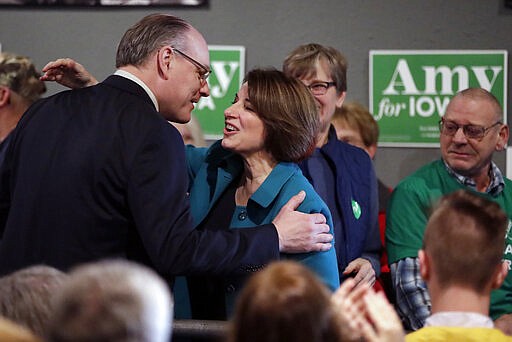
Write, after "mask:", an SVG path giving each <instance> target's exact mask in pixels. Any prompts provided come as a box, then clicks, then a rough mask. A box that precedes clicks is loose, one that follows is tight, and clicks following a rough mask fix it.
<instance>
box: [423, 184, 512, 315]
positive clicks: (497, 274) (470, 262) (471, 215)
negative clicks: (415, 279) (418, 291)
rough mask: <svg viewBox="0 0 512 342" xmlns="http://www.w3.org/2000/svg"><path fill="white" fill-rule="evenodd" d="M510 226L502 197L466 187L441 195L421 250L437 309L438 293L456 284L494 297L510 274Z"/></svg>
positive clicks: (430, 219)
mask: <svg viewBox="0 0 512 342" xmlns="http://www.w3.org/2000/svg"><path fill="white" fill-rule="evenodd" d="M507 227H508V218H507V216H506V214H505V213H504V212H503V210H502V209H501V207H500V206H499V204H497V203H496V202H492V201H490V200H487V199H485V198H483V197H481V196H479V195H477V194H474V193H471V192H469V191H465V190H459V191H456V192H454V193H451V194H449V195H446V196H444V197H442V198H441V200H440V202H439V204H438V206H437V207H436V209H435V210H434V211H433V213H432V215H431V216H430V218H429V220H428V223H427V227H426V229H425V236H424V238H423V249H422V250H420V251H419V253H418V257H419V259H420V271H421V275H422V277H423V278H424V279H425V281H426V282H427V284H428V287H429V291H430V292H432V302H433V303H432V311H433V312H435V311H436V308H437V307H438V306H439V303H436V302H435V295H436V294H437V293H438V292H442V291H445V290H447V289H448V288H450V287H453V286H456V287H458V288H461V289H468V290H470V291H472V292H475V293H476V294H478V295H479V296H480V297H483V296H486V297H487V302H488V301H489V294H490V292H491V290H492V289H494V288H498V287H500V286H501V283H502V282H503V280H504V278H505V276H506V275H507V267H506V265H505V263H503V262H502V258H503V250H504V247H505V234H506V232H507ZM487 306H488V305H487ZM487 313H488V308H487Z"/></svg>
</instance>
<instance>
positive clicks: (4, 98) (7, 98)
mask: <svg viewBox="0 0 512 342" xmlns="http://www.w3.org/2000/svg"><path fill="white" fill-rule="evenodd" d="M10 102H11V89H9V88H7V87H6V86H0V107H4V106H7V105H8V104H9V103H10Z"/></svg>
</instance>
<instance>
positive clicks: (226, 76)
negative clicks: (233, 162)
mask: <svg viewBox="0 0 512 342" xmlns="http://www.w3.org/2000/svg"><path fill="white" fill-rule="evenodd" d="M208 49H209V51H210V68H211V70H212V74H211V75H210V77H208V85H209V87H210V96H209V97H202V98H201V99H200V100H199V102H198V103H197V104H196V107H195V109H194V115H195V116H196V117H197V119H198V120H199V123H200V124H201V128H202V129H203V132H204V134H205V139H207V140H214V139H220V138H222V131H223V129H224V110H225V109H226V108H228V107H229V106H230V105H231V103H232V102H233V99H234V98H235V94H236V93H237V92H238V89H239V88H240V85H241V83H242V81H243V78H244V76H245V47H243V46H222V45H209V46H208Z"/></svg>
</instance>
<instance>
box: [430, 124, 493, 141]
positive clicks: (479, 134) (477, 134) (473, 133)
mask: <svg viewBox="0 0 512 342" xmlns="http://www.w3.org/2000/svg"><path fill="white" fill-rule="evenodd" d="M501 124H502V122H501V121H497V122H495V123H494V124H492V125H490V126H489V127H484V126H479V125H459V124H457V123H455V122H453V121H450V120H444V119H441V120H439V131H440V132H441V134H444V135H449V136H454V135H455V133H457V131H458V130H459V128H462V132H463V133H464V135H465V136H466V138H468V139H475V140H482V139H483V138H484V137H485V135H486V134H487V132H489V130H490V129H491V128H493V127H495V126H496V125H501Z"/></svg>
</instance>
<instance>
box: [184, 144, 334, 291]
mask: <svg viewBox="0 0 512 342" xmlns="http://www.w3.org/2000/svg"><path fill="white" fill-rule="evenodd" d="M220 143H221V141H217V142H216V143H214V144H213V145H212V146H211V147H210V148H195V147H193V146H187V148H186V153H187V164H188V172H189V178H190V204H191V205H190V207H191V212H192V217H193V220H194V224H195V225H196V226H197V225H199V224H200V223H201V221H202V220H203V219H204V218H205V217H206V216H207V215H208V213H209V211H210V209H211V208H212V206H213V205H214V204H215V203H216V201H217V200H218V199H219V197H220V195H222V193H223V192H224V190H226V188H227V187H228V186H229V184H230V183H231V182H232V181H234V180H235V179H236V178H237V177H238V176H240V175H241V173H242V171H243V162H242V158H241V157H240V156H238V155H236V154H234V153H232V152H230V151H227V150H225V149H224V148H222V146H221V144H220ZM300 190H304V191H305V192H306V199H305V200H304V202H303V203H302V204H301V205H300V206H299V207H298V209H297V210H299V211H301V212H304V213H322V214H323V215H324V216H325V217H326V219H327V223H328V225H329V226H330V227H331V233H332V227H333V223H332V217H331V213H330V211H329V208H328V207H327V205H326V204H325V203H324V201H323V200H322V199H321V198H320V196H319V195H318V194H317V193H316V192H315V190H314V189H313V187H312V186H311V184H310V183H309V181H308V180H307V179H306V178H305V177H304V176H303V175H302V172H301V170H300V169H299V167H298V166H297V165H296V164H294V163H284V162H283V163H279V164H277V166H276V167H275V168H274V169H273V170H272V172H271V173H270V175H269V176H268V177H267V179H266V180H265V181H264V182H263V184H262V185H261V186H260V187H259V188H258V190H256V192H255V193H254V194H253V195H252V196H251V198H250V199H249V202H248V203H247V218H248V219H247V220H243V222H238V224H237V218H236V217H234V218H233V221H232V227H231V228H245V227H250V226H252V227H254V226H257V225H263V224H269V223H271V222H272V220H273V219H274V218H275V217H276V216H277V214H278V212H279V210H280V209H281V208H282V207H283V206H284V205H285V204H286V203H287V202H288V200H289V199H290V198H291V197H292V196H294V195H296V194H297V193H298V192H299V191H300ZM226 229H227V227H226ZM281 258H282V259H292V260H296V261H298V262H300V263H302V264H304V265H305V266H307V267H308V268H309V269H311V270H312V271H313V272H315V273H316V274H317V275H318V276H319V278H320V279H321V280H322V281H323V282H324V283H325V285H327V286H328V287H329V288H330V289H331V290H335V289H336V288H338V287H339V274H338V266H337V261H336V252H335V249H334V248H331V249H330V250H329V251H326V252H311V253H301V254H284V253H281Z"/></svg>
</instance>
